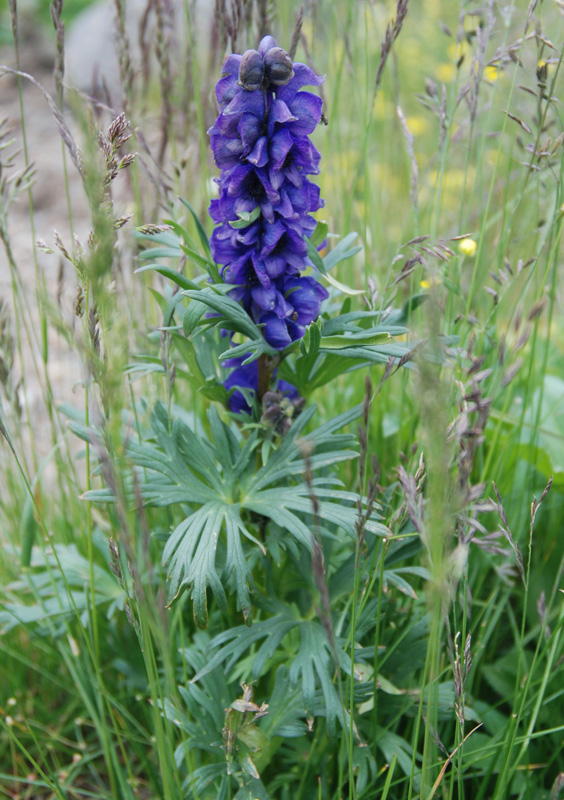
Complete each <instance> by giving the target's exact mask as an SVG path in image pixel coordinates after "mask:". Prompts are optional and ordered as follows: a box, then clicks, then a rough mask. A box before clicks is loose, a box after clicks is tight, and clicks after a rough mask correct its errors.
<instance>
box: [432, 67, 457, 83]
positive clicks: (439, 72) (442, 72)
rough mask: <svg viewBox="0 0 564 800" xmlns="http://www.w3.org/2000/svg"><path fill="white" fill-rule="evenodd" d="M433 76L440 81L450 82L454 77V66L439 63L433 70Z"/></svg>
mask: <svg viewBox="0 0 564 800" xmlns="http://www.w3.org/2000/svg"><path fill="white" fill-rule="evenodd" d="M435 77H436V78H437V80H439V81H441V83H450V82H451V81H453V80H454V79H455V78H456V67H455V66H454V64H439V66H438V67H437V69H436V70H435Z"/></svg>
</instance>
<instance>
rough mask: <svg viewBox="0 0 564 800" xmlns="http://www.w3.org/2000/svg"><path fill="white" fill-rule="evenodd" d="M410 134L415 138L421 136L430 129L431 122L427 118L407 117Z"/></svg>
mask: <svg viewBox="0 0 564 800" xmlns="http://www.w3.org/2000/svg"><path fill="white" fill-rule="evenodd" d="M405 121H406V122H407V127H408V128H409V132H410V133H412V134H413V136H421V134H422V133H425V132H426V131H427V130H428V129H429V120H428V119H427V117H407V118H406V120H405Z"/></svg>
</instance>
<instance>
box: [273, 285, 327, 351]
mask: <svg viewBox="0 0 564 800" xmlns="http://www.w3.org/2000/svg"><path fill="white" fill-rule="evenodd" d="M281 284H282V285H278V286H277V289H278V291H280V293H283V294H284V299H285V302H286V304H287V306H289V307H290V309H291V310H290V313H289V314H285V315H284V317H282V316H279V315H278V314H276V313H275V312H273V311H266V312H265V313H263V314H261V316H260V317H259V323H260V324H262V325H263V326H264V327H263V330H262V334H263V336H264V338H265V339H266V341H267V342H268V344H269V345H270V346H271V347H274V348H276V350H283V349H284V348H285V347H288V345H290V344H292V342H295V341H296V339H301V337H302V336H303V335H304V333H305V329H306V327H307V326H308V325H309V324H310V322H313V320H314V319H316V317H318V316H319V311H320V309H321V303H322V302H323V300H325V299H326V298H327V297H328V296H329V293H328V291H327V290H326V289H325V288H324V287H323V286H322V285H321V284H320V283H319V282H318V281H316V280H315V278H311V277H301V276H300V277H293V276H288V277H285V278H283V279H282V281H281Z"/></svg>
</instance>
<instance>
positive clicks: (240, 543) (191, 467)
mask: <svg viewBox="0 0 564 800" xmlns="http://www.w3.org/2000/svg"><path fill="white" fill-rule="evenodd" d="M360 411H361V409H360V407H356V408H354V409H351V410H349V411H347V412H345V413H344V414H341V415H340V416H339V417H337V418H336V419H333V420H330V421H329V422H327V423H325V424H324V425H321V426H320V427H319V428H317V429H316V430H314V431H312V432H311V433H308V434H307V435H304V429H305V428H306V426H307V425H308V423H309V422H310V421H311V419H312V417H313V415H314V413H315V407H314V406H312V407H310V408H308V409H306V410H305V411H304V412H303V413H302V414H301V415H300V416H298V418H297V419H296V420H295V422H294V424H293V426H292V428H291V429H290V432H289V433H288V435H287V436H286V438H285V439H284V440H283V441H282V442H281V444H280V445H279V447H278V449H276V450H272V451H271V452H270V455H269V458H268V461H267V462H266V464H265V465H264V466H263V467H261V469H259V470H258V472H256V471H255V469H256V467H255V458H254V454H255V450H256V446H257V443H258V435H259V434H258V432H257V431H256V430H255V431H253V432H251V434H250V435H249V436H248V437H246V438H244V437H242V436H241V434H240V433H239V432H238V431H236V429H232V428H230V427H229V426H228V425H227V424H226V423H225V422H223V420H222V419H221V418H220V416H219V414H218V413H217V411H216V409H215V408H212V409H210V411H209V415H208V416H209V426H210V430H211V441H208V440H206V439H203V438H202V437H200V436H198V435H196V434H195V433H194V432H193V431H192V430H191V428H190V427H189V426H188V425H187V424H186V423H185V422H184V421H182V420H181V419H179V418H175V419H170V418H169V416H168V413H167V411H166V409H165V408H164V406H163V405H162V404H160V403H157V405H156V406H155V409H154V411H153V414H152V417H151V427H152V431H153V438H154V441H133V440H132V441H129V442H128V446H127V452H128V456H129V458H130V460H131V462H132V463H133V464H134V465H135V466H136V467H138V468H140V469H141V470H142V471H140V473H139V475H138V480H137V485H138V487H139V489H140V491H141V494H142V497H143V499H144V501H145V502H146V503H147V504H149V505H154V506H171V505H176V504H184V505H185V506H187V508H188V513H187V514H185V516H184V518H183V519H182V520H181V521H180V522H179V524H177V526H176V528H175V529H174V531H173V532H172V533H171V535H170V536H169V538H168V540H167V542H166V545H165V548H164V552H163V563H164V564H165V565H166V567H167V571H168V581H169V603H172V602H173V601H174V600H175V599H176V598H178V596H179V595H180V593H181V592H182V591H184V590H187V591H188V592H189V594H190V595H191V598H192V601H193V604H194V617H195V620H196V623H197V625H198V626H205V625H206V623H207V591H208V588H209V589H211V590H212V592H213V594H214V595H215V597H216V599H217V601H218V603H219V604H220V605H221V606H225V602H226V597H225V592H226V588H230V589H231V590H233V591H234V592H235V593H236V595H237V600H238V605H239V607H240V608H241V611H242V613H243V616H244V618H245V620H246V621H247V622H248V623H250V621H251V599H250V591H251V589H252V578H251V572H250V569H249V566H248V558H249V556H250V552H249V548H250V549H251V552H253V551H254V552H255V553H256V548H258V549H260V550H262V551H263V552H264V547H263V545H262V544H261V543H260V542H259V541H258V539H257V536H256V535H255V527H256V526H257V525H263V524H264V520H272V521H273V522H275V523H276V524H277V525H278V526H281V527H283V528H285V529H286V530H287V532H288V533H289V534H290V535H291V537H292V538H293V539H294V540H295V541H296V542H297V543H298V544H299V545H300V546H301V547H303V548H305V549H306V550H307V551H311V548H312V538H311V513H312V507H311V497H310V492H311V489H310V487H308V485H307V484H306V483H305V481H304V480H303V479H302V477H301V476H302V475H303V473H304V470H305V464H304V458H303V457H304V448H306V450H307V452H308V453H309V455H308V463H309V465H310V467H311V469H312V470H313V471H314V472H315V470H317V469H320V468H324V467H327V466H332V465H334V464H336V463H339V462H341V461H343V460H348V459H351V458H356V457H357V453H356V452H355V451H354V450H352V449H350V445H351V444H353V442H354V437H352V436H351V435H349V434H341V433H338V432H337V431H338V430H339V429H340V428H342V427H343V426H345V425H348V424H350V423H351V422H353V421H354V420H355V419H357V418H358V416H359V414H360ZM78 433H80V434H81V435H82V436H83V437H84V438H86V439H88V440H90V439H91V438H92V437H93V436H94V434H93V433H92V431H89V430H80V431H78ZM312 489H313V490H314V491H315V493H316V496H317V498H318V502H319V511H318V513H319V517H320V519H322V520H323V521H324V523H326V524H325V525H324V528H323V530H322V535H328V536H331V535H332V533H331V528H333V529H337V528H342V529H343V530H345V531H346V532H347V533H348V534H349V535H351V536H352V535H354V526H355V521H356V514H357V497H356V495H355V494H354V493H351V492H346V491H344V490H342V489H341V488H340V487H339V486H338V484H337V485H336V484H335V480H334V479H332V478H314V480H313V484H312ZM128 491H129V495H130V497H131V499H132V501H133V499H134V495H135V487H134V482H133V481H132V480H130V482H129V485H128ZM85 498H86V499H88V500H91V501H95V502H106V503H107V502H114V501H115V498H113V496H112V493H111V492H110V491H109V490H108V489H105V490H95V491H91V492H88V493H87V494H86V495H85ZM185 512H186V509H185ZM257 515H259V517H258V520H257ZM261 520H262V521H261ZM366 528H367V530H368V531H370V532H371V533H373V534H376V535H387V534H388V531H387V529H386V528H385V527H384V526H383V525H382V524H381V523H380V522H379V521H378V517H377V514H376V512H374V513H373V514H372V516H371V518H370V519H369V520H368V522H367V525H366Z"/></svg>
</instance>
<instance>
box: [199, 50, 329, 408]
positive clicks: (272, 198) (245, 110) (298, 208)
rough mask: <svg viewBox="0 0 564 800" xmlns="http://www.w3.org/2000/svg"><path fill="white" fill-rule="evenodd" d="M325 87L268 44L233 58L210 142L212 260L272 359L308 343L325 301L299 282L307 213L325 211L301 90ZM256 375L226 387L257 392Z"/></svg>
mask: <svg viewBox="0 0 564 800" xmlns="http://www.w3.org/2000/svg"><path fill="white" fill-rule="evenodd" d="M322 82H323V78H321V77H318V76H317V75H315V73H314V72H313V70H311V69H310V68H309V67H308V66H307V65H306V64H300V63H293V62H292V60H291V59H290V57H289V55H288V53H286V52H285V51H284V50H282V49H281V48H279V47H277V46H276V42H275V41H274V39H273V38H272V36H265V37H264V38H263V39H262V41H261V43H260V45H259V49H258V51H257V50H247V51H246V52H245V53H244V54H243V55H242V56H241V55H236V54H234V55H231V56H229V57H228V58H227V59H226V61H225V64H224V67H223V72H222V75H221V78H220V80H219V81H218V83H217V85H216V97H217V102H218V106H219V112H220V113H219V116H218V118H217V120H216V122H215V124H214V125H213V127H212V128H210V130H209V134H210V138H211V147H212V150H213V155H214V159H215V163H216V165H217V166H218V167H219V168H220V169H221V174H220V177H219V179H218V180H217V183H218V185H219V194H218V197H217V198H216V199H214V200H212V202H211V205H210V209H209V211H210V215H211V217H212V219H213V221H214V222H215V223H216V225H217V227H216V228H215V230H214V232H213V234H212V237H211V248H212V255H213V258H214V260H215V261H216V263H218V264H219V265H221V276H222V278H223V280H224V281H225V282H226V283H228V284H232V285H233V287H234V288H233V289H232V291H231V292H230V295H231V297H233V298H234V299H236V300H238V301H239V302H240V303H241V304H242V306H243V307H244V308H245V310H246V311H247V313H248V314H249V315H250V316H251V317H252V319H253V320H254V321H255V322H256V323H257V324H258V325H259V326H261V328H262V334H263V336H264V338H265V340H266V341H267V342H268V344H270V345H271V346H272V347H273V348H275V349H277V350H283V349H284V348H285V347H287V346H288V345H289V344H291V342H293V341H295V340H296V339H299V338H301V337H302V336H303V335H304V333H305V329H306V326H307V325H309V324H310V323H311V322H312V321H313V320H314V319H315V318H316V317H317V316H318V315H319V311H320V307H321V303H322V301H323V300H324V299H325V298H326V297H327V296H328V293H327V291H326V290H325V288H324V287H323V286H321V284H320V283H319V282H318V281H317V280H316V279H315V278H314V277H311V276H305V275H303V274H302V272H303V271H304V270H305V269H306V268H308V267H310V266H312V264H311V261H310V260H309V259H308V257H307V244H306V238H307V237H309V236H310V235H311V233H312V232H313V229H314V228H315V225H316V222H315V220H314V218H313V217H312V216H311V213H312V212H314V211H317V210H318V209H319V208H321V207H322V206H323V201H322V200H321V197H320V193H319V188H318V187H317V186H316V185H315V184H314V183H312V182H311V181H310V180H309V179H308V178H307V176H308V175H316V174H318V173H319V162H320V154H319V152H318V151H317V150H316V148H315V147H314V145H313V144H312V142H311V140H310V138H309V135H310V134H311V133H312V132H313V131H314V129H315V127H316V126H317V124H318V123H319V121H320V118H321V105H322V103H321V99H320V98H319V97H318V96H317V95H314V94H312V93H310V92H307V91H303V87H304V86H319V85H320V84H321V83H322ZM246 221H248V223H249V224H246V225H245V222H246ZM256 372H257V367H256V366H253V367H252V368H251V365H248V367H245V368H243V367H240V366H239V367H238V368H237V369H236V370H235V371H234V373H232V374H231V375H230V376H229V378H228V379H227V381H226V386H227V387H228V388H230V387H231V386H236V385H240V386H241V385H242V386H245V387H247V388H251V389H254V390H255V391H256V388H257V387H256V381H255V376H256ZM238 381H239V382H238ZM239 394H240V393H239ZM239 399H240V398H239ZM234 405H239V403H238V400H235V401H234V403H232V407H233V406H234ZM237 410H239V409H237Z"/></svg>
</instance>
